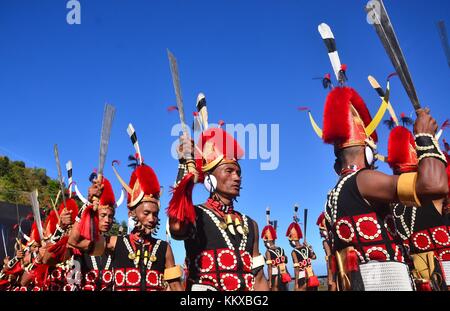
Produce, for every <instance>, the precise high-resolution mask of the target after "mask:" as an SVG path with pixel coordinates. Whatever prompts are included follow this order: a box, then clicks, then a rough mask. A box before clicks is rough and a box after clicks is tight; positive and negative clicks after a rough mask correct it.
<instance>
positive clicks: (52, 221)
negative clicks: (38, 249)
mask: <svg viewBox="0 0 450 311" xmlns="http://www.w3.org/2000/svg"><path fill="white" fill-rule="evenodd" d="M57 224H58V216H57V215H56V212H55V211H54V210H51V211H50V213H49V214H48V216H47V218H46V219H45V222H44V232H45V233H44V235H45V236H46V237H49V236H51V235H52V234H53V233H54V232H55V230H56V225H57Z"/></svg>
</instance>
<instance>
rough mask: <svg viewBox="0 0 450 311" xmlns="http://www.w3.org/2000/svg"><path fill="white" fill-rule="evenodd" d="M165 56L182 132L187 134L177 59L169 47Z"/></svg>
mask: <svg viewBox="0 0 450 311" xmlns="http://www.w3.org/2000/svg"><path fill="white" fill-rule="evenodd" d="M167 56H168V57H169V63H170V72H171V74H172V82H173V88H174V90H175V95H176V97H177V107H178V114H179V116H180V122H181V126H182V128H183V132H184V133H185V134H186V135H187V134H188V129H187V126H186V119H185V117H184V108H183V107H184V106H183V98H182V96H181V87H180V77H179V75H178V64H177V59H176V58H175V56H174V55H173V54H172V52H170V51H169V49H167Z"/></svg>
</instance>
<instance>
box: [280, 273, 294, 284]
mask: <svg viewBox="0 0 450 311" xmlns="http://www.w3.org/2000/svg"><path fill="white" fill-rule="evenodd" d="M290 281H292V278H291V276H290V275H289V273H287V272H286V273H282V274H281V282H283V283H289V282H290Z"/></svg>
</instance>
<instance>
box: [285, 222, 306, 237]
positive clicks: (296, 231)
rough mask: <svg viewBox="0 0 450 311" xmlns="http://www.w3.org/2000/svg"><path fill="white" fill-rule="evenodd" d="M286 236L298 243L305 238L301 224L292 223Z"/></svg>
mask: <svg viewBox="0 0 450 311" xmlns="http://www.w3.org/2000/svg"><path fill="white" fill-rule="evenodd" d="M286 236H287V237H288V239H289V240H290V241H298V240H300V239H301V238H303V233H302V229H300V226H299V224H298V223H296V222H292V223H291V224H290V225H289V227H288V229H287V231H286Z"/></svg>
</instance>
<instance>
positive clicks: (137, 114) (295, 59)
mask: <svg viewBox="0 0 450 311" xmlns="http://www.w3.org/2000/svg"><path fill="white" fill-rule="evenodd" d="M80 2H81V25H68V24H67V23H66V14H67V12H68V11H69V10H68V9H66V3H67V1H65V0H58V1H54V0H39V1H23V0H1V2H0V105H1V107H2V110H1V111H2V125H1V127H2V130H1V131H0V154H4V155H7V156H9V157H10V158H12V159H15V160H23V161H25V162H26V164H27V166H38V167H43V168H46V169H47V173H48V174H49V175H50V176H51V177H56V167H55V163H54V158H53V144H55V143H57V144H58V145H59V151H60V156H61V161H62V162H63V163H65V162H66V161H67V160H69V159H71V160H72V161H73V164H74V178H75V180H76V181H77V182H78V184H79V186H80V188H81V189H83V191H86V190H87V187H88V181H87V178H88V176H89V174H90V172H91V171H92V169H93V168H95V167H96V166H97V162H98V148H99V140H100V139H99V135H100V128H101V118H102V112H103V106H104V103H105V102H106V101H108V102H110V103H112V104H113V105H115V106H116V108H117V112H116V118H115V121H114V125H113V130H112V134H111V142H110V149H109V154H108V159H107V163H108V165H107V167H106V171H105V174H106V176H107V177H109V179H110V180H112V181H113V183H114V188H115V189H116V192H117V194H118V193H119V189H120V187H119V184H118V182H116V180H115V177H114V176H113V173H112V170H111V168H110V166H109V163H111V161H112V160H114V159H118V160H121V161H122V166H121V168H120V172H121V174H122V175H123V176H124V177H125V178H126V179H127V180H128V178H129V175H130V171H129V170H128V168H126V166H125V165H124V164H125V163H126V158H127V156H128V155H129V154H131V153H132V152H133V149H132V146H131V143H130V141H129V138H128V136H127V134H126V127H127V125H128V123H129V122H132V123H133V124H134V126H135V128H136V130H137V133H138V137H139V140H140V143H141V149H142V152H143V155H144V158H145V161H146V162H147V163H148V164H149V165H151V166H152V167H153V168H154V169H155V171H156V172H157V174H158V176H159V178H160V182H161V184H162V185H164V186H165V189H166V190H167V189H168V188H169V186H170V185H172V183H173V181H174V178H175V175H176V171H177V162H176V161H175V160H173V159H172V158H171V156H170V147H171V145H172V142H173V139H174V138H173V137H171V136H170V130H171V128H172V125H173V124H174V123H176V122H177V114H176V113H172V114H170V113H168V112H167V111H166V108H167V106H170V105H174V104H175V95H174V92H173V87H172V81H171V76H170V70H169V66H168V61H167V55H166V48H169V49H170V50H171V51H172V52H173V53H174V54H175V55H176V56H177V58H178V63H179V69H180V76H181V85H182V91H183V97H184V102H185V106H186V108H185V110H186V114H187V115H188V117H189V118H190V116H191V112H192V111H193V110H194V109H195V99H196V96H197V93H198V92H200V91H202V92H204V93H205V94H206V96H207V100H208V109H209V115H210V120H211V121H217V120H219V119H223V120H225V121H226V122H228V123H243V124H249V123H255V124H260V123H263V124H279V125H280V163H279V167H278V169H276V170H274V171H260V169H259V166H260V161H259V160H244V161H243V162H242V169H243V177H244V179H243V187H244V189H243V191H242V196H241V197H240V199H239V203H238V204H237V208H238V209H239V210H240V211H242V212H244V213H247V214H249V215H250V216H251V217H253V218H254V219H255V220H256V221H257V222H258V223H259V225H260V228H262V226H263V225H264V223H265V208H266V206H267V205H270V206H271V207H272V218H274V219H278V221H279V226H280V229H279V232H278V234H279V241H278V244H279V245H281V246H283V247H284V248H285V249H286V250H289V252H290V246H289V245H288V242H287V239H286V238H285V237H284V233H285V230H286V228H287V226H288V225H289V223H290V222H291V220H292V217H291V216H292V206H293V204H294V203H295V202H298V203H299V204H300V206H301V208H305V207H306V208H308V209H309V211H310V213H309V220H310V221H309V226H308V240H309V241H310V243H311V244H313V246H314V247H315V249H316V251H317V254H318V258H319V259H318V260H317V261H316V262H315V263H314V267H315V268H316V272H317V273H319V274H323V273H324V272H325V269H324V260H323V251H322V247H321V243H320V239H319V233H318V230H317V227H316V226H315V220H316V219H317V216H318V215H319V213H320V212H321V211H322V210H323V206H324V200H325V195H326V193H327V191H328V190H329V188H331V187H332V186H333V185H334V183H335V181H336V176H335V174H334V172H333V170H332V165H333V161H334V157H333V151H332V147H331V146H328V145H324V144H323V143H322V142H321V141H320V140H319V139H318V138H317V137H316V136H315V134H314V133H313V131H312V129H311V127H310V124H309V122H308V120H307V117H306V114H304V113H301V112H298V111H297V110H296V107H297V106H310V107H311V108H312V109H313V113H314V115H315V117H316V119H317V120H318V121H319V123H321V113H322V110H323V103H324V100H325V97H326V94H327V91H325V90H324V89H322V87H321V83H320V81H319V80H313V79H312V77H317V76H322V75H323V74H324V73H326V72H331V66H330V64H329V60H328V56H327V53H326V50H325V47H324V44H323V42H322V40H321V38H320V36H319V34H318V32H317V26H318V24H320V23H321V22H326V23H328V24H329V25H330V26H331V27H332V30H333V32H334V35H335V37H336V40H337V46H338V49H339V53H340V57H341V60H342V62H343V63H346V64H347V65H348V77H349V85H351V86H353V87H355V88H356V89H357V90H358V91H359V92H360V94H361V95H362V96H363V98H365V100H366V102H367V105H368V107H369V109H370V110H371V111H372V113H373V112H374V111H375V109H376V107H377V105H378V104H379V99H378V97H377V96H376V94H375V93H374V91H373V90H372V89H371V87H370V85H369V84H368V82H367V75H369V74H372V75H374V76H375V77H376V78H377V79H378V80H379V81H383V83H382V84H384V79H385V77H386V76H387V75H388V74H389V73H391V72H393V68H392V65H391V63H390V61H389V59H388V57H387V56H386V53H385V51H384V49H383V47H382V45H381V43H380V42H379V40H378V38H377V36H376V34H375V31H374V30H373V28H372V26H371V25H369V24H367V22H366V15H365V12H364V10H363V7H364V5H365V3H366V1H348V0H347V1H299V0H284V1H274V0H273V1H268V0H263V1H261V0H258V1H256V0H246V1H242V0H240V1H238V0H214V1H211V0H204V1H197V0H195V1H194V0H193V1H181V0H178V1H175V0H153V1H144V0H141V1H137V0H133V1H123V0H108V1H106V0H96V1H87V0H82V1H80ZM386 6H387V8H388V11H389V13H390V15H391V19H392V22H393V24H394V27H395V29H396V32H397V35H398V37H399V39H400V43H401V45H402V48H403V50H404V53H405V56H406V59H407V61H408V65H409V67H410V70H411V73H412V76H413V80H414V83H415V85H416V88H417V93H418V96H419V99H420V100H421V102H422V104H423V105H427V106H429V107H430V108H431V111H432V113H433V115H434V116H435V117H436V118H437V120H438V122H439V123H442V122H443V121H444V120H445V119H446V118H448V117H450V115H449V109H448V98H449V97H450V93H449V92H450V91H449V90H450V88H449V68H448V66H447V62H446V59H445V56H444V52H443V50H442V47H441V43H440V41H439V36H438V32H437V27H436V22H437V21H438V20H440V19H443V20H445V22H446V25H447V29H448V30H450V28H449V27H450V19H449V12H450V2H449V1H447V0H440V1H438V0H435V1H407V0H396V1H386ZM391 99H392V103H393V105H394V106H395V109H396V111H397V112H398V113H400V112H402V111H404V112H406V113H410V112H411V111H412V109H411V105H410V103H409V100H408V98H407V96H406V94H405V92H404V90H403V88H402V87H401V84H400V82H399V80H393V82H392V93H391ZM445 135H446V136H447V137H448V134H445ZM379 136H380V143H379V149H380V150H381V152H382V153H385V151H386V143H385V142H386V137H387V131H386V129H384V128H382V129H380V130H379ZM380 166H381V169H382V170H384V171H389V170H388V169H387V167H386V166H385V165H384V164H380ZM195 192H196V195H195V199H196V202H198V203H199V202H200V201H203V200H204V198H205V197H206V192H205V191H204V190H203V187H202V186H198V187H196V190H195ZM169 199H170V196H169V194H168V191H166V193H165V194H164V196H163V198H162V206H163V207H166V206H167V203H168V201H169ZM164 214H165V213H164V211H163V210H162V211H161V218H162V223H163V224H164V223H165V220H166V217H165V215H164ZM300 215H301V216H302V215H303V212H302V211H301V213H300ZM302 217H303V216H302ZM117 218H118V219H119V220H123V219H125V218H126V207H125V205H123V206H121V207H120V209H119V210H118V211H117ZM162 227H164V226H162ZM161 229H162V230H160V233H159V237H161V238H164V237H165V235H164V229H163V228H161ZM173 247H174V250H175V253H176V260H177V262H179V263H182V261H183V257H184V249H183V246H182V243H179V242H173ZM260 247H261V249H262V250H264V247H263V245H262V244H261V245H260ZM290 270H291V272H292V267H291V269H290Z"/></svg>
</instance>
